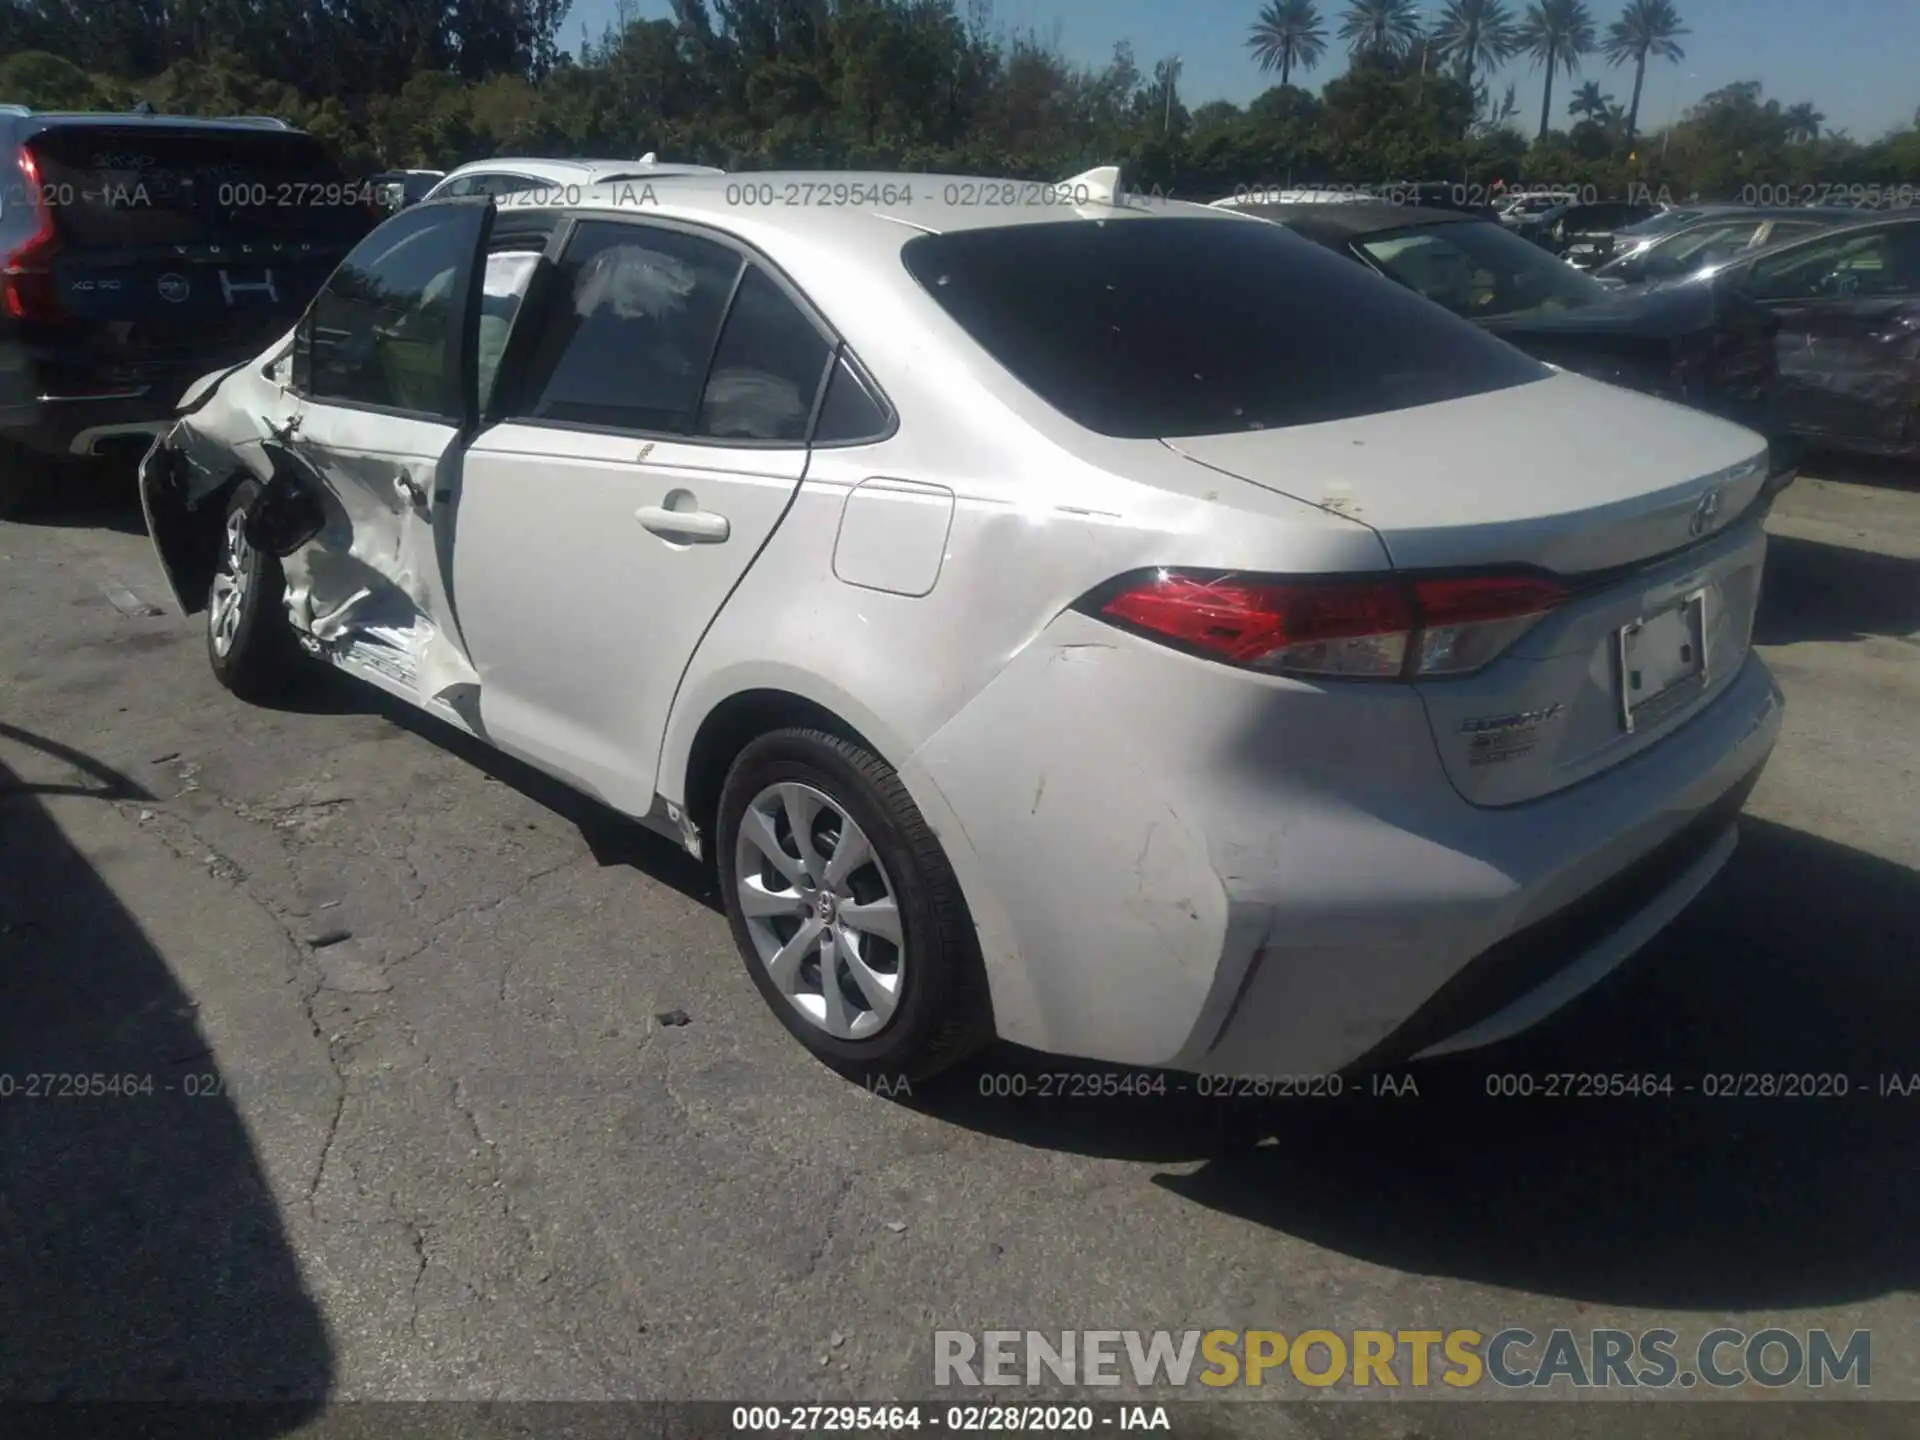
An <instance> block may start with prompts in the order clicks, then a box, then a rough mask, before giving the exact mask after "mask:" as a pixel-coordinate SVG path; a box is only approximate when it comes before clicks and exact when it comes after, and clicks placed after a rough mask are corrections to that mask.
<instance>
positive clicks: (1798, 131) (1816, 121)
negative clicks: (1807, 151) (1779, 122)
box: [1785, 104, 1827, 145]
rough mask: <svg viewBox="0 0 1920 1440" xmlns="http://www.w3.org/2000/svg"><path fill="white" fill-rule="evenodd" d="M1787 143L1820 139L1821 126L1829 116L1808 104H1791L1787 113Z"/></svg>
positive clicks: (1794, 143)
mask: <svg viewBox="0 0 1920 1440" xmlns="http://www.w3.org/2000/svg"><path fill="white" fill-rule="evenodd" d="M1785 118H1786V122H1787V143H1788V144H1790V145H1797V144H1799V143H1800V142H1801V141H1803V140H1818V139H1819V138H1820V127H1821V126H1822V125H1824V124H1826V123H1827V117H1826V116H1825V115H1822V114H1821V113H1820V112H1819V111H1818V110H1816V109H1814V108H1813V106H1811V105H1808V104H1800V105H1789V106H1788V107H1787V113H1786V117H1785Z"/></svg>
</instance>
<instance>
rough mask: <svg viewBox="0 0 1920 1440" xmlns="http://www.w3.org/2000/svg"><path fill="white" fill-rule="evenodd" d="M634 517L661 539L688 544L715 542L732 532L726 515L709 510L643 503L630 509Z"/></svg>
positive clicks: (709, 543)
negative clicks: (637, 507) (678, 508)
mask: <svg viewBox="0 0 1920 1440" xmlns="http://www.w3.org/2000/svg"><path fill="white" fill-rule="evenodd" d="M633 518H634V519H636V520H638V521H639V522H640V523H641V524H642V525H643V526H645V527H646V528H647V529H648V530H650V531H652V532H653V533H654V534H655V535H658V536H660V538H661V539H663V540H679V541H682V542H684V543H687V544H698V545H717V544H718V543H720V542H721V541H722V540H725V539H726V538H727V536H728V535H730V534H732V533H733V526H732V525H730V524H729V523H728V521H727V517H726V516H724V515H716V514H715V513H714V512H713V511H711V510H669V509H668V508H667V507H666V506H664V505H645V506H642V507H641V508H640V509H638V510H636V511H634V512H633Z"/></svg>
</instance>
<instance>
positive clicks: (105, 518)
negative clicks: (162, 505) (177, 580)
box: [6, 456, 147, 535]
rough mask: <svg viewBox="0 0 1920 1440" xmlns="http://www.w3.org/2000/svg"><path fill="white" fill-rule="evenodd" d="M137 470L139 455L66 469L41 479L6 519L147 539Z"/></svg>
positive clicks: (105, 459)
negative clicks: (141, 536)
mask: <svg viewBox="0 0 1920 1440" xmlns="http://www.w3.org/2000/svg"><path fill="white" fill-rule="evenodd" d="M137 465H138V460H137V458H136V457H134V456H115V457H112V458H104V457H103V458H101V459H96V460H87V461H77V462H73V463H71V464H67V465H62V466H60V467H59V468H58V469H57V470H55V471H54V472H53V473H52V474H50V475H46V476H43V477H42V478H41V479H39V481H38V482H37V483H36V484H35V485H34V486H33V488H32V489H30V490H29V491H27V493H26V496H25V497H24V498H23V499H22V500H21V501H20V502H19V507H18V508H17V509H16V510H15V511H14V512H13V513H12V514H10V515H8V516H7V517H6V518H7V519H8V520H10V521H12V522H14V523H16V524H21V525H45V526H50V527H54V528H57V529H88V530H112V531H115V532H117V533H119V534H121V535H145V534H146V533H147V517H146V515H145V514H144V513H143V512H142V511H141V508H140V479H139V473H138V470H137Z"/></svg>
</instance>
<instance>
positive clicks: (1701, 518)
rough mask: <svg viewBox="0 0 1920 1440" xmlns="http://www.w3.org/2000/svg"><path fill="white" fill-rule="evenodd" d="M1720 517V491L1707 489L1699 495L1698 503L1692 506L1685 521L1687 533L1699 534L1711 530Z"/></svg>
mask: <svg viewBox="0 0 1920 1440" xmlns="http://www.w3.org/2000/svg"><path fill="white" fill-rule="evenodd" d="M1719 518H1720V492H1719V491H1718V490H1709V491H1707V493H1706V494H1704V495H1702V496H1701V497H1700V503H1699V504H1697V505H1695V506H1694V507H1693V515H1692V517H1691V518H1690V519H1689V520H1688V521H1687V534H1689V535H1693V536H1700V535H1704V534H1706V533H1707V531H1709V530H1711V529H1712V528H1713V527H1714V525H1715V523H1716V522H1717V521H1718V520H1719Z"/></svg>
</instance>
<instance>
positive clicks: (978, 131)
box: [0, 0, 1920, 198]
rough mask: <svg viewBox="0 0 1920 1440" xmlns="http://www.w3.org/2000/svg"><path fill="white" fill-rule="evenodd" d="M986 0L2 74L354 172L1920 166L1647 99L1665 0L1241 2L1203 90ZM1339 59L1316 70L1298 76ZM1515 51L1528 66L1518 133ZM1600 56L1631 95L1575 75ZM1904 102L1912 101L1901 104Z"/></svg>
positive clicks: (464, 17)
mask: <svg viewBox="0 0 1920 1440" xmlns="http://www.w3.org/2000/svg"><path fill="white" fill-rule="evenodd" d="M990 5H991V0H964V3H963V0H673V5H672V10H673V13H672V16H671V17H670V18H665V19H656V20H641V19H637V18H635V17H633V16H632V15H631V14H627V13H623V14H622V15H621V16H620V18H619V20H618V21H617V23H615V24H613V25H611V26H609V27H608V28H607V29H606V31H605V32H604V33H603V34H601V35H599V36H582V37H580V39H579V40H578V43H576V44H574V45H572V46H571V47H569V46H566V45H563V44H562V36H561V26H562V21H563V18H564V10H565V0H0V101H13V102H15V103H23V104H27V105H31V106H34V107H36V108H97V109H107V110H120V109H128V108H131V107H132V106H133V105H135V104H137V103H139V102H140V101H147V102H150V103H151V104H152V105H153V106H154V107H155V108H156V109H157V110H160V111H161V112H163V113H178V114H200V115H220V114H269V115H278V116H280V117H282V118H284V119H287V120H289V121H291V122H292V123H294V124H296V125H299V126H301V127H303V128H306V129H308V130H311V131H313V132H314V133H315V134H317V135H318V136H320V137H321V138H322V139H323V140H324V141H326V142H327V143H328V144H329V145H330V146H331V147H332V148H333V149H334V150H335V151H336V153H338V154H339V155H340V157H341V158H342V159H343V160H344V161H345V162H346V163H347V164H348V165H349V166H351V167H353V168H354V169H355V170H357V171H362V172H370V171H373V170H376V169H382V168H387V167H393V166H426V167H432V168H441V169H444V168H449V167H451V166H453V165H455V164H457V163H460V162H462V161H465V160H470V159H476V158H481V157H486V156H494V155H506V154H528V155H538V154H547V155H567V154H574V155H598V156H633V155H638V154H641V153H643V152H645V151H649V150H651V151H656V152H658V153H659V154H660V155H661V156H662V157H663V158H668V159H676V160H688V161H698V162H702V163H706V164H715V165H721V166H724V167H726V168H728V169H751V168H761V167H769V166H799V167H809V168H815V167H848V168H889V169H907V170H949V171H964V172H974V173H987V174H1000V175H1014V176H1026V177H1036V178H1060V177H1064V176H1066V175H1070V174H1073V173H1076V172H1077V171H1079V170H1082V169H1085V168H1087V167H1089V166H1092V165H1097V164H1107V163H1119V164H1121V165H1122V166H1123V167H1124V169H1125V173H1126V174H1127V177H1128V180H1129V183H1131V184H1134V185H1138V186H1157V187H1160V188H1161V189H1162V190H1163V191H1166V192H1170V193H1172V194H1175V195H1178V196H1182V197H1194V198H1207V197H1210V196H1213V195H1219V194H1225V193H1228V192H1230V191H1232V190H1233V189H1234V188H1235V187H1237V186H1242V185H1264V184H1293V185H1308V184H1386V183H1400V182H1405V181H1410V180H1450V181H1455V182H1458V183H1461V184H1463V185H1468V186H1476V187H1478V186H1485V185H1489V184H1491V183H1493V182H1495V181H1501V182H1504V183H1506V184H1510V185H1511V184H1520V183H1524V184H1574V185H1593V186H1595V187H1596V188H1598V189H1599V190H1601V191H1603V192H1606V193H1620V192H1622V191H1623V190H1625V189H1626V188H1627V187H1630V186H1635V185H1645V186H1648V187H1650V188H1655V189H1657V188H1659V187H1665V188H1666V189H1667V190H1669V191H1670V192H1671V193H1673V194H1674V195H1676V196H1684V195H1687V194H1691V193H1695V192H1698V193H1700V194H1702V195H1708V196H1725V197H1735V198H1737V197H1739V196H1740V195H1741V194H1742V193H1743V192H1744V191H1745V190H1746V187H1749V186H1765V187H1776V188H1779V189H1782V190H1784V189H1787V188H1789V187H1790V188H1792V189H1793V190H1795V191H1800V190H1804V189H1807V188H1809V187H1819V188H1822V189H1824V187H1829V186H1837V185H1846V184H1852V185H1861V186H1882V187H1885V186H1900V185H1913V184H1916V183H1920V132H1917V131H1916V130H1915V129H1914V128H1913V127H1911V126H1909V127H1906V128H1903V129H1900V130H1897V131H1895V132H1893V133H1891V134H1889V135H1886V136H1884V137H1879V138H1876V139H1873V140H1870V141H1859V140H1855V139H1854V138H1852V137H1850V136H1847V135H1845V134H1832V133H1828V132H1826V131H1825V130H1824V129H1823V125H1824V119H1825V117H1824V116H1822V115H1821V114H1820V112H1819V111H1818V110H1817V109H1816V108H1815V106H1814V104H1813V103H1811V102H1801V103H1795V104H1790V105H1784V106H1783V105H1782V103H1781V102H1780V101H1779V100H1776V99H1773V98H1769V97H1766V96H1764V95H1763V93H1762V89H1761V86H1760V85H1759V84H1758V83H1756V82H1748V83H1744V84H1738V85H1732V86H1728V87H1726V88H1725V89H1722V90H1719V91H1716V92H1714V93H1713V94H1711V95H1708V96H1707V97H1705V99H1703V100H1702V101H1701V102H1700V103H1699V104H1698V105H1696V106H1694V107H1693V108H1691V109H1690V110H1689V111H1687V112H1686V113H1685V114H1684V115H1682V116H1681V117H1679V118H1678V119H1677V120H1676V121H1675V122H1674V123H1672V124H1670V125H1668V126H1666V127H1664V128H1661V129H1657V130H1651V131H1649V130H1648V129H1647V128H1646V127H1645V125H1644V124H1643V120H1644V116H1643V105H1642V102H1643V100H1644V98H1645V94H1644V92H1645V85H1646V77H1647V73H1648V69H1649V67H1650V66H1655V67H1657V66H1659V65H1663V64H1667V63H1671V62H1674V61H1677V60H1679V59H1680V58H1682V56H1683V54H1684V52H1683V51H1682V49H1681V40H1682V38H1683V37H1684V36H1685V35H1686V33H1687V32H1686V27H1685V26H1684V25H1683V24H1682V22H1681V17H1680V15H1679V14H1678V12H1677V11H1676V10H1675V8H1674V6H1673V4H1672V3H1671V0H1627V4H1626V7H1625V9H1624V10H1623V11H1622V12H1621V14H1620V16H1619V18H1618V19H1617V20H1615V21H1613V22H1612V23H1611V24H1610V25H1609V26H1607V27H1604V28H1603V27H1601V26H1600V25H1599V24H1598V23H1597V22H1596V20H1595V18H1594V16H1593V14H1592V12H1591V10H1590V9H1589V7H1588V6H1587V4H1586V3H1585V0H1532V3H1529V4H1527V5H1526V6H1525V8H1524V9H1523V10H1521V11H1519V12H1517V13H1516V12H1513V11H1511V10H1510V9H1509V7H1508V6H1507V5H1506V4H1505V3H1503V0H1445V3H1444V4H1443V5H1442V6H1441V8H1439V9H1438V10H1436V11H1432V12H1423V11H1422V10H1421V9H1420V8H1419V7H1418V5H1417V4H1416V3H1415V0H1351V3H1349V4H1348V5H1347V6H1346V7H1345V9H1344V10H1342V11H1340V12H1338V13H1337V14H1331V15H1323V13H1322V11H1321V10H1320V8H1319V6H1318V5H1317V4H1315V3H1314V0H1268V3H1266V4H1264V5H1261V6H1258V7H1257V8H1256V7H1250V12H1249V27H1248V33H1247V48H1248V59H1249V63H1250V64H1251V65H1254V66H1257V67H1259V68H1260V69H1261V70H1262V71H1264V72H1265V73H1267V74H1270V75H1274V76H1275V78H1276V79H1277V80H1278V82H1279V83H1277V84H1276V85H1274V86H1273V87H1272V88H1270V89H1268V90H1266V91H1265V92H1263V93H1262V94H1260V95H1259V96H1257V97H1256V98H1255V99H1254V100H1253V101H1252V102H1251V103H1249V104H1247V105H1245V106H1238V105H1233V104H1229V103H1227V102H1224V101H1217V100H1216V101H1210V102H1207V103H1204V104H1198V105H1194V106H1191V107H1189V105H1188V104H1187V103H1186V97H1184V96H1183V95H1182V94H1181V93H1180V87H1179V67H1178V63H1177V61H1175V60H1174V59H1173V58H1172V57H1167V58H1165V59H1161V60H1158V61H1155V62H1149V63H1145V64H1143V63H1142V61H1141V60H1140V59H1138V58H1136V56H1135V54H1134V51H1133V49H1132V47H1131V45H1130V44H1128V43H1127V42H1126V41H1124V40H1121V41H1119V42H1118V43H1116V44H1115V46H1114V49H1113V54H1112V58H1111V59H1110V60H1109V61H1108V63H1107V64H1105V65H1104V66H1097V67H1090V66H1081V65H1075V64H1072V63H1069V62H1068V61H1067V60H1066V59H1065V58H1063V56H1062V55H1061V53H1060V50H1059V47H1058V44H1057V41H1056V40H1054V39H1052V38H1050V37H1048V36H1046V35H1043V34H1040V33H1037V32H1035V31H1033V30H1031V29H1024V30H1023V29H1018V28H1011V29H1010V28H1008V27H1006V26H1003V25H1000V24H998V23H996V20H995V17H994V15H993V13H992V10H991V8H990ZM1336 43H1337V45H1338V46H1339V47H1340V48H1341V49H1343V50H1344V52H1345V56H1344V68H1343V69H1342V70H1341V72H1340V73H1339V74H1337V75H1335V76H1333V77H1332V78H1331V79H1329V80H1328V81H1327V82H1326V84H1325V85H1324V86H1323V87H1322V88H1321V90H1320V93H1319V94H1317V95H1316V94H1313V93H1311V92H1309V91H1308V90H1307V89H1305V88H1302V86H1301V85H1300V83H1299V81H1300V80H1301V78H1302V77H1304V76H1305V75H1307V74H1309V73H1311V72H1312V71H1314V70H1316V69H1318V68H1320V67H1321V66H1322V65H1324V64H1326V63H1327V62H1328V53H1329V51H1330V49H1332V48H1334V46H1335V44H1336ZM1516 57H1528V58H1531V59H1532V61H1533V62H1534V65H1535V68H1536V72H1537V73H1538V74H1539V77H1540V84H1541V92H1540V113H1539V124H1538V126H1537V127H1531V126H1530V127H1529V128H1531V129H1533V135H1532V138H1531V139H1529V138H1528V136H1527V135H1526V134H1525V133H1523V132H1522V131H1521V130H1519V129H1518V128H1516V127H1515V124H1514V122H1515V120H1516V117H1517V116H1518V113H1519V108H1520V103H1519V99H1518V97H1517V95H1516V93H1515V88H1514V87H1513V86H1507V87H1505V88H1504V90H1503V92H1502V93H1498V94H1496V93H1494V92H1493V89H1492V87H1491V85H1490V84H1489V82H1488V79H1487V76H1488V75H1490V74H1491V73H1493V72H1494V71H1496V70H1497V69H1498V68H1499V67H1501V66H1502V65H1504V64H1505V63H1506V62H1508V61H1510V60H1513V59H1515V58H1516ZM1600 62H1604V63H1605V64H1606V65H1607V66H1608V67H1609V68H1610V70H1611V71H1612V72H1613V73H1614V74H1616V75H1617V76H1618V79H1619V80H1620V81H1621V82H1626V83H1623V84H1622V85H1621V88H1622V89H1627V86H1628V84H1630V90H1628V93H1627V98H1626V99H1625V100H1624V101H1622V100H1619V99H1616V98H1615V96H1614V95H1613V94H1612V93H1610V92H1609V91H1608V90H1607V89H1606V88H1604V86H1603V84H1602V82H1601V81H1599V80H1594V79H1588V80H1586V81H1585V83H1583V84H1581V85H1580V86H1578V87H1577V88H1575V89H1574V90H1573V92H1572V95H1571V98H1570V99H1569V98H1566V97H1565V96H1564V95H1563V97H1562V99H1563V102H1564V103H1563V105H1562V107H1561V108H1559V109H1556V107H1555V104H1554V100H1555V82H1556V80H1557V79H1563V80H1565V81H1566V83H1567V84H1569V85H1571V83H1572V79H1573V77H1575V76H1578V75H1581V74H1584V73H1585V70H1586V67H1587V66H1588V65H1589V64H1590V63H1600ZM1916 121H1917V122H1920V116H1917V117H1916Z"/></svg>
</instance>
